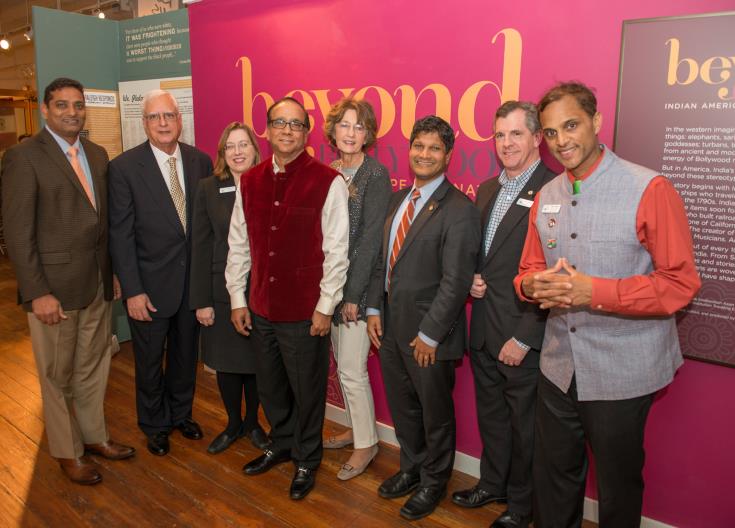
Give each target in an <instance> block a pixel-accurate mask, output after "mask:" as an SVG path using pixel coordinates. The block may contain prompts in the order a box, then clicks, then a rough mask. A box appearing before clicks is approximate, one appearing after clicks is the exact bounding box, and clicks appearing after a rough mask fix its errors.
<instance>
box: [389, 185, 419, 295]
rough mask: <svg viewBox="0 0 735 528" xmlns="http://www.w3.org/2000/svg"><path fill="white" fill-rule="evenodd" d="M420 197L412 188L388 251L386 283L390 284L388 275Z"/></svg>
mask: <svg viewBox="0 0 735 528" xmlns="http://www.w3.org/2000/svg"><path fill="white" fill-rule="evenodd" d="M419 198H421V191H419V190H418V189H414V190H413V193H411V200H409V202H408V205H407V206H406V209H405V210H404V211H403V216H402V217H401V224H400V225H399V226H398V231H396V238H395V239H394V240H393V249H392V250H391V252H390V260H389V261H388V283H389V284H390V275H391V273H392V272H393V265H394V264H395V263H396V259H397V258H398V253H399V252H400V251H401V246H403V241H404V240H405V239H406V234H407V233H408V229H409V228H410V227H411V223H412V222H413V214H414V211H415V210H416V200H418V199H419Z"/></svg>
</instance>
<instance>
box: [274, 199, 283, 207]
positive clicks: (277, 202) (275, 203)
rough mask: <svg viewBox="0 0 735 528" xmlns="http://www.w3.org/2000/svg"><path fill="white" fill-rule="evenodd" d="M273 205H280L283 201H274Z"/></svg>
mask: <svg viewBox="0 0 735 528" xmlns="http://www.w3.org/2000/svg"><path fill="white" fill-rule="evenodd" d="M273 205H275V206H276V207H278V206H279V205H281V202H279V201H278V200H276V201H275V202H273Z"/></svg>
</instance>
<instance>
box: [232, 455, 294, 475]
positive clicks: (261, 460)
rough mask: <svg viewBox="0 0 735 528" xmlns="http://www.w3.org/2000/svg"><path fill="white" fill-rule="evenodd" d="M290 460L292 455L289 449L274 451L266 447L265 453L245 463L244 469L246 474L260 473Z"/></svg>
mask: <svg viewBox="0 0 735 528" xmlns="http://www.w3.org/2000/svg"><path fill="white" fill-rule="evenodd" d="M289 460H291V455H290V454H289V452H288V451H281V452H280V453H274V452H273V451H271V450H270V449H266V450H265V453H263V454H262V455H260V456H259V457H258V458H256V459H254V460H251V461H250V462H248V463H247V464H245V465H244V466H243V467H242V470H243V471H244V472H245V474H246V475H260V474H261V473H265V472H266V471H268V470H269V469H270V468H272V467H273V466H275V465H277V464H283V463H284V462H288V461H289Z"/></svg>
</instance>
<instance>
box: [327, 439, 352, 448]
mask: <svg viewBox="0 0 735 528" xmlns="http://www.w3.org/2000/svg"><path fill="white" fill-rule="evenodd" d="M350 444H352V440H345V439H344V438H337V437H336V436H330V437H329V438H327V439H326V440H323V441H322V446H323V447H324V449H342V448H343V447H346V446H348V445H350Z"/></svg>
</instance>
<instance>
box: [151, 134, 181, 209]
mask: <svg viewBox="0 0 735 528" xmlns="http://www.w3.org/2000/svg"><path fill="white" fill-rule="evenodd" d="M150 145H151V150H152V151H153V156H155V158H156V163H158V168H159V169H161V174H163V181H165V182H166V187H168V192H171V179H170V178H169V175H170V174H171V169H170V168H169V166H168V159H169V158H171V157H174V158H176V175H177V176H178V177H179V185H181V190H182V191H184V197H186V183H185V182H184V164H183V163H182V162H181V149H180V148H179V144H178V143H176V150H175V151H174V153H173V154H167V153H165V152H164V151H162V150H161V149H159V148H158V147H154V146H153V144H152V143H151V144H150Z"/></svg>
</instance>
